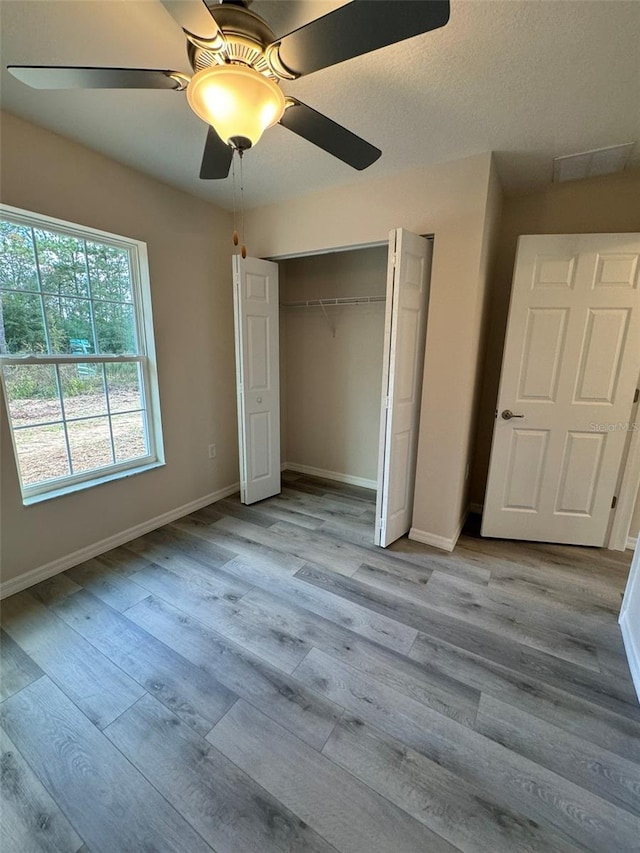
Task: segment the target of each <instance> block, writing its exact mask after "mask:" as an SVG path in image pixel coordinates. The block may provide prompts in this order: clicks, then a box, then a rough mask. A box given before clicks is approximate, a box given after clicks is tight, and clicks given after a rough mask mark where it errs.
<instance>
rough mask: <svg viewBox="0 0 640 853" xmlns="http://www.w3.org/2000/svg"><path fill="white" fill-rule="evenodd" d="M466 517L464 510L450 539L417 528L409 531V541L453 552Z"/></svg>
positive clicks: (466, 511)
mask: <svg viewBox="0 0 640 853" xmlns="http://www.w3.org/2000/svg"><path fill="white" fill-rule="evenodd" d="M468 515H469V509H466V510H465V511H464V512H463V513H462V518H461V519H460V522H459V524H458V527H457V530H456V532H455V533H454V535H453V536H452V537H451V539H448V538H447V537H446V536H439V535H438V534H437V533H429V532H428V531H427V530H419V529H418V528H417V527H412V528H411V530H410V531H409V539H413V540H414V542H422V544H423V545H433V547H434V548H440V550H441V551H453V549H454V548H455V547H456V543H457V541H458V539H459V538H460V534H461V533H462V528H463V527H464V524H465V521H466V520H467V516H468Z"/></svg>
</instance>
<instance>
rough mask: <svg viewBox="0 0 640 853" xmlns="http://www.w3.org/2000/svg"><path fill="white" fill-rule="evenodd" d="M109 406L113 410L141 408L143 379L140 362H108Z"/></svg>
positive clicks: (122, 410) (125, 410)
mask: <svg viewBox="0 0 640 853" xmlns="http://www.w3.org/2000/svg"><path fill="white" fill-rule="evenodd" d="M106 370H107V387H108V389H109V408H110V410H111V411H112V412H127V411H130V410H131V409H141V408H142V407H143V405H144V404H143V402H142V381H141V379H140V365H139V364H107V365H106Z"/></svg>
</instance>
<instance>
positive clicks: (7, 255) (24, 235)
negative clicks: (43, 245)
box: [0, 221, 38, 290]
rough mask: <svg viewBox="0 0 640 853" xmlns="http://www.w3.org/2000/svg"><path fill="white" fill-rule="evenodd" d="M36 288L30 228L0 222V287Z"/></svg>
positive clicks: (11, 288) (13, 288)
mask: <svg viewBox="0 0 640 853" xmlns="http://www.w3.org/2000/svg"><path fill="white" fill-rule="evenodd" d="M3 287H6V288H7V289H10V290H37V289H38V273H37V269H36V259H35V255H34V253H33V241H32V239H31V228H29V227H28V226H27V225H15V224H14V223H13V222H6V221H3V222H0V288H3Z"/></svg>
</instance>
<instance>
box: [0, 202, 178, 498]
mask: <svg viewBox="0 0 640 853" xmlns="http://www.w3.org/2000/svg"><path fill="white" fill-rule="evenodd" d="M0 215H1V216H2V218H4V219H8V220H10V221H12V222H15V223H16V224H18V225H25V226H27V227H29V228H42V229H44V230H51V231H58V232H61V233H63V234H65V235H67V236H70V237H76V238H79V239H81V240H91V241H92V242H96V243H101V244H102V245H105V246H114V247H116V248H118V249H124V250H125V251H126V252H127V254H128V256H129V269H130V271H131V291H132V303H133V311H134V317H135V324H136V332H137V349H138V354H137V355H103V354H99V353H98V354H96V353H94V354H90V353H81V354H78V355H23V356H21V355H2V354H0V377H1V379H0V381H1V384H2V390H3V395H4V398H5V405H6V408H7V417H8V420H9V429H10V432H11V441H12V443H13V452H14V456H15V460H16V467H17V471H18V477H19V480H20V488H21V491H22V502H23V503H24V504H25V505H29V504H33V503H39V502H40V501H44V500H48V499H50V498H55V497H59V496H60V495H65V494H69V493H71V492H75V491H79V490H80V489H86V488H89V487H90V486H96V485H99V484H101V483H107V482H109V481H111V480H117V479H120V478H122V477H129V476H131V475H132V474H138V473H141V472H143V471H149V470H151V469H153V468H157V467H160V466H161V465H164V464H165V460H164V447H163V441H162V421H161V415H160V394H159V390H158V373H157V363H156V351H155V341H154V334H153V314H152V309H151V283H150V279H149V263H148V258H147V244H146V243H144V242H142V241H141V240H134V239H131V238H130V237H122V236H120V235H118V234H111V233H110V232H108V231H100V230H98V229H96V228H89V227H87V226H84V225H77V224H75V223H72V222H66V221H65V220H63V219H55V218H54V217H51V216H45V215H43V214H39V213H32V212H31V211H28V210H22V209H21V208H18V207H12V206H10V205H7V204H0ZM36 292H37V293H38V294H40V293H41V292H42V291H41V290H40V289H38V291H33V293H34V294H35V293H36ZM123 363H124V364H132V363H133V364H139V365H140V368H141V369H140V374H141V388H140V392H141V398H142V402H141V406H142V407H143V409H144V412H145V414H146V424H145V427H146V438H147V448H148V453H147V455H146V456H140V457H136V458H135V459H128V460H126V461H125V462H114V463H111V464H109V465H105V466H104V467H102V468H94V469H92V470H91V471H83V472H80V473H78V474H68V475H65V476H62V477H56V478H55V479H50V480H45V481H43V482H41V483H35V484H32V485H27V484H25V483H23V481H22V476H21V473H20V462H19V457H18V450H17V447H16V441H15V433H14V428H13V424H12V421H11V412H10V408H9V398H8V396H7V390H6V386H5V378H4V371H3V370H2V369H1V368H2V367H3V366H4V365H60V364H123ZM117 414H122V413H120V412H118V413H117ZM61 415H62V417H61V421H60V422H64V423H66V422H67V419H66V418H65V417H64V410H63V411H62V413H61ZM70 420H73V419H70ZM57 422H58V421H56V423H57ZM40 425H41V424H37V426H40ZM45 425H46V424H45ZM65 440H66V441H68V439H67V438H66V429H65ZM112 441H113V437H112ZM67 454H68V455H69V459H70V454H69V447H68V444H67Z"/></svg>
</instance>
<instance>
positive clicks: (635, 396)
mask: <svg viewBox="0 0 640 853" xmlns="http://www.w3.org/2000/svg"><path fill="white" fill-rule="evenodd" d="M638 397H640V388H636V393H635V394H634V395H633V402H634V403H637V402H638Z"/></svg>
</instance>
